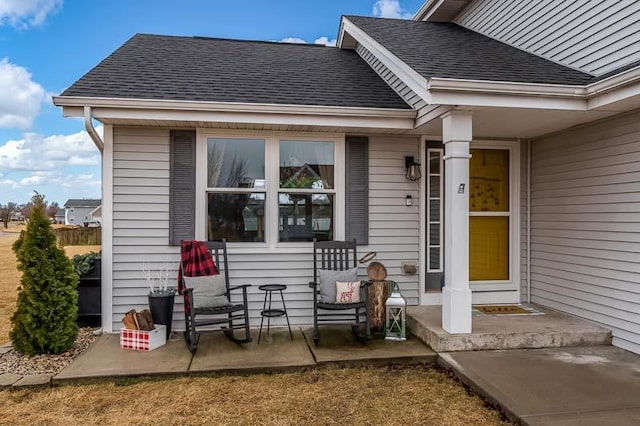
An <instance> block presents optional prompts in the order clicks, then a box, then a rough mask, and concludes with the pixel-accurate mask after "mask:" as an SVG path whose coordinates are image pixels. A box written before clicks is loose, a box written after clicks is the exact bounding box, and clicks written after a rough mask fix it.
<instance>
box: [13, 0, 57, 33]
mask: <svg viewBox="0 0 640 426" xmlns="http://www.w3.org/2000/svg"><path fill="white" fill-rule="evenodd" d="M61 6H62V0H0V25H4V24H9V25H11V26H13V27H17V28H28V27H30V26H34V25H40V24H42V23H43V22H44V21H45V19H47V16H48V15H49V14H51V13H55V12H57V11H58V9H60V7H61Z"/></svg>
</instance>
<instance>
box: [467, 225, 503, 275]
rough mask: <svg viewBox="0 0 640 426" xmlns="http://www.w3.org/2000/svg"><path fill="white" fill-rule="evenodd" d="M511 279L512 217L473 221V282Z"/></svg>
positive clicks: (471, 235) (470, 271)
mask: <svg viewBox="0 0 640 426" xmlns="http://www.w3.org/2000/svg"><path fill="white" fill-rule="evenodd" d="M508 279H509V218H508V217H504V216H502V217H479V216H472V217H470V218H469V280H470V281H484V280H508Z"/></svg>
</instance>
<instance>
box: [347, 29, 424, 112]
mask: <svg viewBox="0 0 640 426" xmlns="http://www.w3.org/2000/svg"><path fill="white" fill-rule="evenodd" d="M342 28H343V31H345V32H347V33H349V34H350V35H351V37H353V38H355V39H356V40H357V41H358V43H360V44H361V45H362V46H364V47H365V48H366V49H367V50H368V51H369V52H371V53H372V54H373V55H374V56H375V57H376V58H377V59H378V60H379V61H380V62H382V64H383V65H384V66H386V67H387V68H388V69H389V70H390V71H391V72H392V73H394V74H395V75H396V76H397V77H398V78H399V79H400V80H402V82H403V83H404V84H406V85H407V86H408V87H409V88H410V89H411V90H413V91H414V92H415V93H416V94H417V95H418V96H420V97H421V98H422V99H424V100H425V101H426V100H428V98H429V92H428V91H427V79H426V78H424V77H423V76H421V75H420V74H418V72H417V71H415V70H414V69H413V68H411V67H410V66H408V65H407V64H405V63H404V62H403V61H402V60H401V59H400V58H398V57H397V56H396V55H394V54H393V53H391V52H390V51H389V50H387V48H385V47H384V46H383V45H381V44H380V43H378V42H377V41H375V40H374V39H373V38H371V36H369V34H367V33H366V32H364V31H363V30H361V29H360V28H358V27H357V26H356V25H355V24H354V23H353V22H351V21H349V20H348V19H347V18H342Z"/></svg>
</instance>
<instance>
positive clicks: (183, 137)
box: [169, 130, 196, 246]
mask: <svg viewBox="0 0 640 426" xmlns="http://www.w3.org/2000/svg"><path fill="white" fill-rule="evenodd" d="M170 140H171V142H170V143H171V149H170V152H171V154H170V166H171V171H170V174H169V176H170V189H169V245H171V246H178V245H180V241H181V240H193V239H194V238H195V229H196V226H195V221H196V220H195V219H196V218H195V212H196V193H195V190H196V132H194V131H184V130H180V131H177V130H176V131H172V132H171V136H170Z"/></svg>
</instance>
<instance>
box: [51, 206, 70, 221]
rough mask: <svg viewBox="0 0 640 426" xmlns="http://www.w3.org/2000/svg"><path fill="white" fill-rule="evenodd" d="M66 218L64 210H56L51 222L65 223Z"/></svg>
mask: <svg viewBox="0 0 640 426" xmlns="http://www.w3.org/2000/svg"><path fill="white" fill-rule="evenodd" d="M66 216H67V213H66V209H58V211H57V212H56V215H55V216H54V218H53V220H54V221H55V223H65V217H66Z"/></svg>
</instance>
